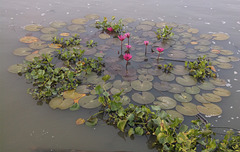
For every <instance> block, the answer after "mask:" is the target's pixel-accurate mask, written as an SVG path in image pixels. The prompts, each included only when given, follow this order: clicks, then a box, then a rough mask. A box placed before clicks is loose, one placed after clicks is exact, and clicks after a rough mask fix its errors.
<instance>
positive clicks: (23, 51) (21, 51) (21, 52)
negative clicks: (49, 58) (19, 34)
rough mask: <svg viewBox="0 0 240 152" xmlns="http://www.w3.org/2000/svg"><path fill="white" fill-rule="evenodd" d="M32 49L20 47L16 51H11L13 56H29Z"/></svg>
mask: <svg viewBox="0 0 240 152" xmlns="http://www.w3.org/2000/svg"><path fill="white" fill-rule="evenodd" d="M31 51H32V49H30V48H29V47H22V48H17V49H16V50H14V51H13V54H14V55H17V56H26V55H30V54H31Z"/></svg>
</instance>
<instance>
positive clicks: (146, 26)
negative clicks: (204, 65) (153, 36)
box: [136, 24, 152, 31]
mask: <svg viewBox="0 0 240 152" xmlns="http://www.w3.org/2000/svg"><path fill="white" fill-rule="evenodd" d="M136 29H137V30H143V31H150V30H152V26H150V25H144V24H140V25H138V26H137V27H136Z"/></svg>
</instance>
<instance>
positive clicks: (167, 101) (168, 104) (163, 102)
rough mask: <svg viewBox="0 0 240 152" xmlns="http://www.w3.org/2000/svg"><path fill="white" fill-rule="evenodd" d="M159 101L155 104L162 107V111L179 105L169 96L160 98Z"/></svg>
mask: <svg viewBox="0 0 240 152" xmlns="http://www.w3.org/2000/svg"><path fill="white" fill-rule="evenodd" d="M157 100H158V101H154V102H153V104H154V105H158V106H160V107H161V109H172V108H174V107H176V105H177V102H176V100H174V99H172V98H170V97H167V96H162V97H158V98H157Z"/></svg>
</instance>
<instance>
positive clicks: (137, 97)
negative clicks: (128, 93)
mask: <svg viewBox="0 0 240 152" xmlns="http://www.w3.org/2000/svg"><path fill="white" fill-rule="evenodd" d="M132 99H133V101H135V102H137V103H139V104H149V103H152V102H153V101H154V100H155V97H154V95H153V94H151V93H150V92H142V93H134V94H133V95H132Z"/></svg>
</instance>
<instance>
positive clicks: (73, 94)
mask: <svg viewBox="0 0 240 152" xmlns="http://www.w3.org/2000/svg"><path fill="white" fill-rule="evenodd" d="M84 96H86V94H80V93H77V92H76V91H75V90H68V91H64V92H63V97H64V98H66V99H73V100H75V99H78V98H81V97H84Z"/></svg>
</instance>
